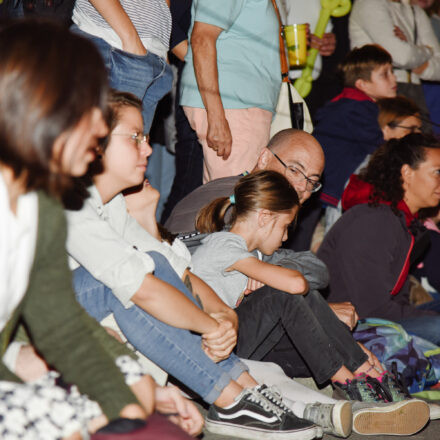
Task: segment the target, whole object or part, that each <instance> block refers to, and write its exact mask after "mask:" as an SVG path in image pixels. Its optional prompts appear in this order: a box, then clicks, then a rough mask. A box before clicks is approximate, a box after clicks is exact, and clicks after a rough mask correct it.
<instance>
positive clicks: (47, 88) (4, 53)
mask: <svg viewBox="0 0 440 440" xmlns="http://www.w3.org/2000/svg"><path fill="white" fill-rule="evenodd" d="M0 60H1V61H0V96H1V99H0V145H1V148H0V162H2V163H3V164H5V165H7V166H8V167H10V168H11V169H12V170H13V173H14V175H15V177H18V176H23V178H24V184H25V188H26V190H34V189H44V190H46V191H48V192H49V193H51V194H53V195H59V194H60V193H61V192H62V191H63V188H64V186H65V185H66V183H67V181H70V177H68V176H62V175H61V173H59V172H56V173H54V172H52V171H51V169H50V164H51V160H52V150H53V145H54V142H55V140H56V139H57V138H58V137H59V136H60V135H61V134H62V133H64V132H67V131H68V130H70V129H72V128H73V127H75V125H76V124H77V123H78V122H79V121H80V120H81V118H82V117H83V116H84V115H85V114H86V113H87V112H88V111H90V110H92V108H94V107H99V108H101V109H104V108H105V101H106V94H107V72H106V70H105V66H104V63H103V61H102V59H101V57H100V55H99V52H98V51H97V49H96V48H95V46H94V45H93V44H92V43H91V42H90V41H88V40H86V39H85V38H83V37H80V36H79V35H76V34H74V33H72V32H70V31H69V30H67V29H65V28H63V27H62V26H59V25H57V24H54V23H51V22H46V21H41V20H18V21H15V22H13V23H11V24H9V25H7V26H3V27H2V28H1V29H0Z"/></svg>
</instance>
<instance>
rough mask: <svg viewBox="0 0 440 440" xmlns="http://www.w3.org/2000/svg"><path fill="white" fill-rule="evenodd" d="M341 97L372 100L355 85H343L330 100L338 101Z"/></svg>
mask: <svg viewBox="0 0 440 440" xmlns="http://www.w3.org/2000/svg"><path fill="white" fill-rule="evenodd" d="M343 98H346V99H353V100H354V101H371V102H374V101H373V100H372V99H371V98H370V97H369V96H368V95H366V94H365V93H364V92H361V91H360V90H359V89H356V88H355V87H345V88H344V89H343V90H342V92H341V93H340V94H339V95H338V96H335V97H334V98H333V99H332V102H336V101H339V100H340V99H343Z"/></svg>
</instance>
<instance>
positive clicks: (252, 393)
mask: <svg viewBox="0 0 440 440" xmlns="http://www.w3.org/2000/svg"><path fill="white" fill-rule="evenodd" d="M246 392H247V396H246V398H247V399H248V400H250V401H251V402H254V403H256V404H258V405H260V406H261V407H262V408H263V409H264V410H265V411H267V412H270V413H272V414H274V415H275V416H277V418H278V419H281V417H282V416H283V414H284V411H283V410H282V409H281V408H279V407H278V406H276V405H275V404H274V403H272V402H271V401H270V400H268V399H267V398H266V397H264V396H263V395H262V394H261V393H260V392H259V391H258V390H257V389H255V388H251V389H247V390H246Z"/></svg>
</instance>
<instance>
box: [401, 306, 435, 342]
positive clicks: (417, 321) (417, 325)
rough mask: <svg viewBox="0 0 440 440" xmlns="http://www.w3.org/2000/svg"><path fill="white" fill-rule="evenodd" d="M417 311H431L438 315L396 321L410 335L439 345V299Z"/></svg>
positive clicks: (420, 307)
mask: <svg viewBox="0 0 440 440" xmlns="http://www.w3.org/2000/svg"><path fill="white" fill-rule="evenodd" d="M417 308H418V309H419V310H431V311H434V312H436V313H438V315H426V316H414V317H412V318H405V319H401V320H400V321H397V322H398V323H399V324H401V325H402V327H403V328H404V329H405V330H406V331H407V332H408V333H409V334H412V335H416V336H419V337H421V338H423V339H426V340H428V341H431V342H432V343H433V344H435V345H440V299H434V300H433V301H430V302H428V303H426V304H422V305H420V306H418V307H417Z"/></svg>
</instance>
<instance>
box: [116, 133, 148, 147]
mask: <svg viewBox="0 0 440 440" xmlns="http://www.w3.org/2000/svg"><path fill="white" fill-rule="evenodd" d="M111 135H112V136H125V137H129V138H130V139H133V140H134V141H135V142H136V145H137V146H138V147H140V146H141V145H142V144H147V143H148V142H149V141H150V136H149V135H148V134H140V133H112V134H111Z"/></svg>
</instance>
